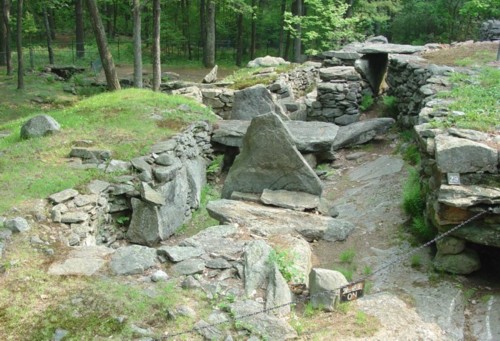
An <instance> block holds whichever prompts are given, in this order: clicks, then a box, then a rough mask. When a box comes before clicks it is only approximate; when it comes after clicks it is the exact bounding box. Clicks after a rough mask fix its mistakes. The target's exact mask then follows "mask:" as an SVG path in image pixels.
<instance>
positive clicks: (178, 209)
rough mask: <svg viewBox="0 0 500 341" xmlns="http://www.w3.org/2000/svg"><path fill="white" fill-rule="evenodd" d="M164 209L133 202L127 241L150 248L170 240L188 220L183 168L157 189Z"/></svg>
mask: <svg viewBox="0 0 500 341" xmlns="http://www.w3.org/2000/svg"><path fill="white" fill-rule="evenodd" d="M156 191H157V192H158V193H159V194H160V196H161V198H163V199H164V202H166V203H168V204H166V205H160V206H159V205H158V204H156V203H151V202H147V201H143V200H139V199H136V198H132V200H131V203H132V212H133V213H132V219H131V221H130V226H129V229H128V231H127V237H128V238H129V240H130V241H131V242H132V243H136V244H143V245H153V244H155V243H157V242H159V241H160V240H164V239H166V238H168V237H170V236H171V235H172V234H173V233H174V232H175V231H176V230H177V228H179V227H180V226H181V225H182V224H183V223H184V222H185V220H186V219H187V217H188V214H189V212H190V207H189V205H188V196H189V183H188V179H187V172H186V168H185V167H182V168H181V169H179V171H178V172H177V173H176V175H175V177H174V178H173V179H172V180H171V181H169V182H167V183H164V184H162V185H160V186H159V187H158V188H156Z"/></svg>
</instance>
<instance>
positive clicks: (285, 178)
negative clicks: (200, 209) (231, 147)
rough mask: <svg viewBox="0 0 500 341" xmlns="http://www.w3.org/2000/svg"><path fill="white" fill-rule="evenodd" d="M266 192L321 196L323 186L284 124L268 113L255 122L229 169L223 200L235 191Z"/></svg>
mask: <svg viewBox="0 0 500 341" xmlns="http://www.w3.org/2000/svg"><path fill="white" fill-rule="evenodd" d="M264 189H273V190H279V189H284V190H288V191H297V192H305V193H310V194H314V195H321V192H322V190H323V185H322V183H321V180H320V179H319V178H318V176H317V175H316V173H315V172H314V170H312V169H311V167H310V166H309V164H308V163H307V162H306V161H305V160H304V158H303V157H302V155H301V154H300V153H299V151H298V150H297V148H296V147H295V145H294V142H293V138H292V136H291V134H290V132H289V131H288V129H287V128H286V126H285V125H284V123H283V121H282V120H281V119H280V118H279V117H278V116H277V115H275V114H273V113H269V114H265V115H261V116H258V117H256V118H254V119H253V120H252V123H251V124H250V127H249V128H248V130H247V134H246V135H245V138H244V139H243V147H242V150H241V153H240V154H239V155H238V156H237V157H236V159H235V161H234V164H233V166H232V167H231V169H230V170H229V173H228V175H227V178H226V181H225V183H224V187H223V189H222V197H223V198H230V197H231V193H232V192H233V191H238V192H245V193H261V192H262V191H263V190H264Z"/></svg>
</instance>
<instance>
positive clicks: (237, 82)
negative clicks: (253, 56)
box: [224, 64, 296, 90]
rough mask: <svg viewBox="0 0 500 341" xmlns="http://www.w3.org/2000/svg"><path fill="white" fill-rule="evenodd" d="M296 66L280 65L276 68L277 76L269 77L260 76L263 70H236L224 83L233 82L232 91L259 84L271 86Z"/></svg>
mask: <svg viewBox="0 0 500 341" xmlns="http://www.w3.org/2000/svg"><path fill="white" fill-rule="evenodd" d="M295 67H296V64H289V65H280V66H277V67H276V68H275V72H276V73H275V74H273V75H269V76H263V75H259V72H260V70H262V69H263V68H261V67H259V68H242V69H239V70H236V71H235V72H234V73H233V74H232V75H230V76H229V77H226V78H225V79H224V81H226V82H232V83H233V84H232V85H231V86H230V88H231V89H235V90H242V89H245V88H248V87H251V86H254V85H257V84H264V85H267V84H271V83H272V82H274V81H275V80H276V79H277V78H278V75H279V74H281V73H285V72H288V71H291V70H293V69H294V68H295Z"/></svg>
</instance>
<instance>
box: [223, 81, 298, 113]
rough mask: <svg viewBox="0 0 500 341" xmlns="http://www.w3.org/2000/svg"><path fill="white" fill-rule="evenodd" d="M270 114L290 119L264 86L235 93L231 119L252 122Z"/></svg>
mask: <svg viewBox="0 0 500 341" xmlns="http://www.w3.org/2000/svg"><path fill="white" fill-rule="evenodd" d="M270 112H272V113H276V114H277V115H279V116H280V117H281V118H283V119H288V118H287V117H286V115H285V112H284V110H283V108H282V107H281V106H280V105H279V104H277V103H276V102H275V101H274V99H273V97H272V95H271V92H270V91H269V90H267V88H266V87H265V86H264V85H262V84H257V85H255V86H252V87H250V88H246V89H243V90H240V91H237V92H235V93H234V102H233V110H232V111H231V114H230V116H229V119H231V120H247V121H250V120H252V118H254V117H256V116H259V115H263V114H267V113H270Z"/></svg>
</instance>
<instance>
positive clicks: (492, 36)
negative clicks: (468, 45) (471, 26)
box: [479, 19, 500, 41]
mask: <svg viewBox="0 0 500 341" xmlns="http://www.w3.org/2000/svg"><path fill="white" fill-rule="evenodd" d="M479 37H480V39H481V41H495V40H500V20H495V19H491V20H487V21H485V22H483V23H482V24H481V28H480V29H479Z"/></svg>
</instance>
